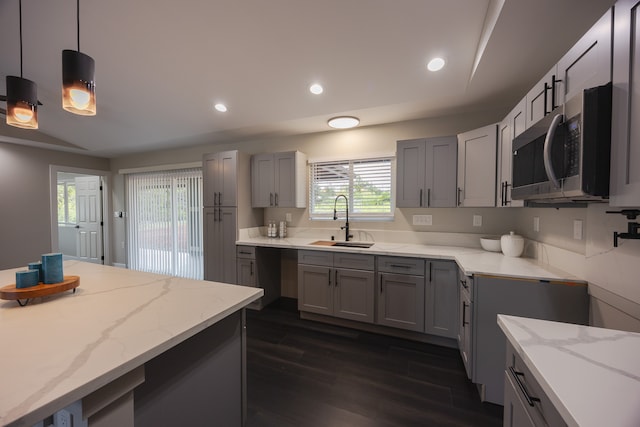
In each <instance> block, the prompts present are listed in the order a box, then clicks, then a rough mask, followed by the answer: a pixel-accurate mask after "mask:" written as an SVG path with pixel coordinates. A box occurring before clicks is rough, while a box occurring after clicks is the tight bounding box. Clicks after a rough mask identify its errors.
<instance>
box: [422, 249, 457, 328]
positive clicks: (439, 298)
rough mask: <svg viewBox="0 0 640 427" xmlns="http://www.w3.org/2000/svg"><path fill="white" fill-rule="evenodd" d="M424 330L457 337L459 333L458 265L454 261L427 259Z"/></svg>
mask: <svg viewBox="0 0 640 427" xmlns="http://www.w3.org/2000/svg"><path fill="white" fill-rule="evenodd" d="M427 272H428V280H427V282H426V285H427V287H426V292H425V308H424V331H425V332H426V333H428V334H431V335H438V336H441V337H446V338H456V336H457V334H458V310H457V308H458V304H457V299H458V267H457V265H456V263H455V262H453V261H427Z"/></svg>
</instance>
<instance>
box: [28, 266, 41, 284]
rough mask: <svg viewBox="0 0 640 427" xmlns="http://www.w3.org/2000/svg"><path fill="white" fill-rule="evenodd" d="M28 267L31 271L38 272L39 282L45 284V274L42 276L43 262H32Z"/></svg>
mask: <svg viewBox="0 0 640 427" xmlns="http://www.w3.org/2000/svg"><path fill="white" fill-rule="evenodd" d="M27 267H28V268H29V270H37V271H38V282H43V283H44V277H43V274H42V262H41V261H36V262H30V263H29V264H27Z"/></svg>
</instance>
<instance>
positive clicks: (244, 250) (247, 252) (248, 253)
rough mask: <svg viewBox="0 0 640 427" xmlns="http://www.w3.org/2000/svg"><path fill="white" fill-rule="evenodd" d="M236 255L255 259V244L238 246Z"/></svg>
mask: <svg viewBox="0 0 640 427" xmlns="http://www.w3.org/2000/svg"><path fill="white" fill-rule="evenodd" d="M236 257H237V258H247V259H255V257H256V247H255V246H240V245H238V246H236Z"/></svg>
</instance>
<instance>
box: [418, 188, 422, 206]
mask: <svg viewBox="0 0 640 427" xmlns="http://www.w3.org/2000/svg"><path fill="white" fill-rule="evenodd" d="M419 206H420V207H422V188H421V189H420V204H419Z"/></svg>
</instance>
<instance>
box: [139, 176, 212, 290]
mask: <svg viewBox="0 0 640 427" xmlns="http://www.w3.org/2000/svg"><path fill="white" fill-rule="evenodd" d="M127 202H128V210H129V214H128V218H127V237H128V243H129V248H128V249H129V250H128V265H129V268H131V269H134V270H141V271H149V272H153V273H160V274H169V275H173V276H180V277H188V278H192V279H202V278H203V276H204V273H203V271H204V267H203V256H202V169H201V168H196V169H183V170H175V171H162V172H148V173H136V174H130V175H127Z"/></svg>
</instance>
